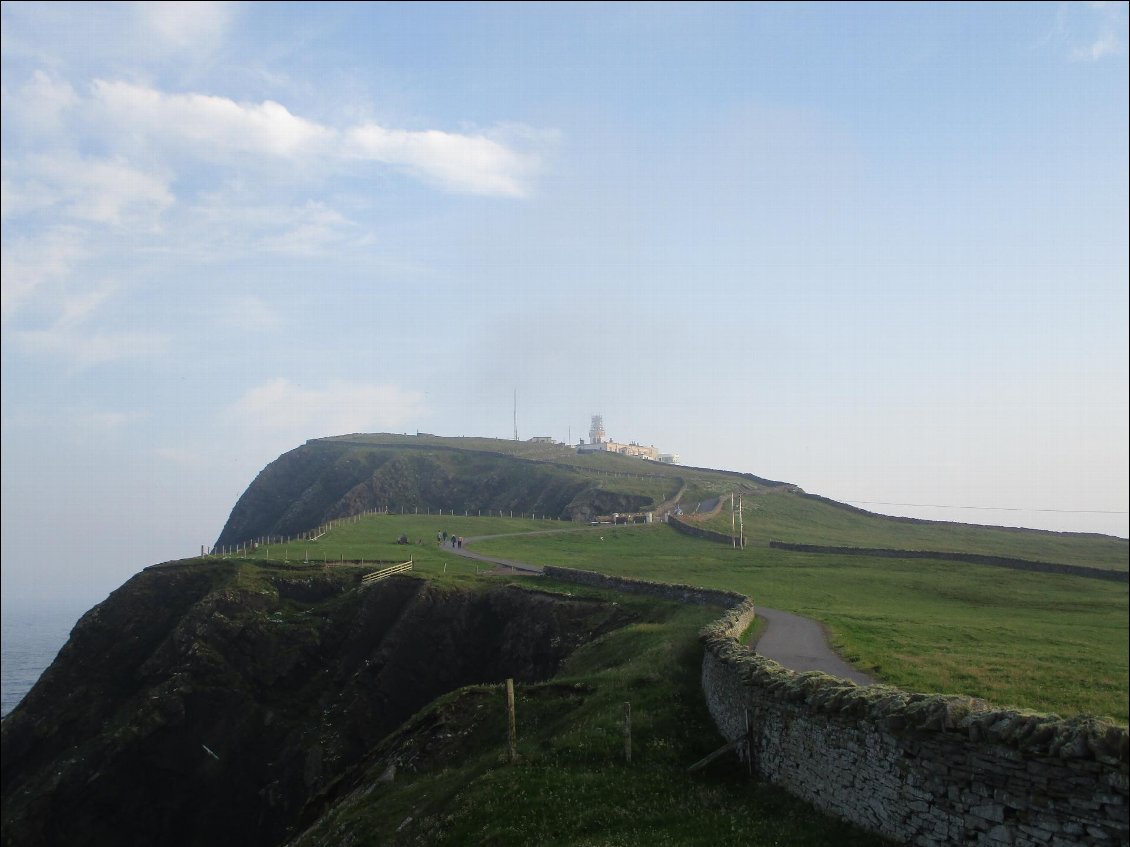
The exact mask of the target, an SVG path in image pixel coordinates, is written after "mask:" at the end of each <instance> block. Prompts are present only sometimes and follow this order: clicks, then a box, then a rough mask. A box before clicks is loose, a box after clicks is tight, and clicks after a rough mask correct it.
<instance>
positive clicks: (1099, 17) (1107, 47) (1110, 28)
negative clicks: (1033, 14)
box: [1038, 3, 1128, 62]
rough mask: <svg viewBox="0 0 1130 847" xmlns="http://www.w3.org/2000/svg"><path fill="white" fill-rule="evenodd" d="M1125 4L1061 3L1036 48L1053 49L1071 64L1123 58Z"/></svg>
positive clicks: (1125, 25) (1125, 21) (1124, 48)
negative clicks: (1050, 26)
mask: <svg viewBox="0 0 1130 847" xmlns="http://www.w3.org/2000/svg"><path fill="white" fill-rule="evenodd" d="M1127 8H1128V6H1127V4H1126V3H1063V4H1060V6H1059V7H1058V9H1057V10H1056V15H1055V22H1054V24H1053V25H1052V28H1051V30H1050V31H1049V32H1048V34H1047V35H1046V36H1045V37H1043V38H1042V39H1040V40H1039V42H1038V45H1039V46H1041V47H1043V46H1048V45H1050V46H1052V47H1053V48H1055V49H1058V50H1061V51H1063V52H1065V53H1066V55H1067V57H1068V58H1069V59H1070V60H1071V61H1075V62H1098V61H1101V60H1103V59H1105V58H1107V57H1108V56H1124V55H1126V49H1127Z"/></svg>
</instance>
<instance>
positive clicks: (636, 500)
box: [216, 440, 655, 545]
mask: <svg viewBox="0 0 1130 847" xmlns="http://www.w3.org/2000/svg"><path fill="white" fill-rule="evenodd" d="M641 464H642V463H641ZM653 505H655V504H654V502H653V500H652V498H649V497H644V496H639V495H633V494H630V493H620V492H616V491H609V490H607V489H604V488H602V487H601V485H600V484H599V483H598V482H596V481H594V479H592V478H590V477H587V476H585V475H584V474H583V473H580V472H578V471H577V470H575V469H571V468H567V467H561V466H559V465H554V464H550V463H545V462H533V461H528V460H524V459H519V458H514V457H511V456H504V455H501V454H496V453H486V452H479V451H474V450H458V449H453V448H438V447H435V446H425V447H412V446H391V445H373V446H358V445H356V444H350V443H343V442H335V441H332V440H327V441H311V442H309V443H307V444H304V445H302V446H301V447H299V448H297V449H295V450H291V451H290V452H288V453H284V454H283V455H282V456H280V457H279V458H278V459H276V460H275V461H274V462H272V463H271V464H269V465H267V467H266V468H264V469H263V470H262V471H261V472H260V473H259V475H258V476H257V477H256V478H255V480H254V482H252V483H251V485H250V486H249V487H248V489H247V491H245V492H244V493H243V496H241V497H240V498H239V500H238V502H237V503H236V505H235V508H233V509H232V512H231V516H230V517H229V518H228V521H227V524H226V525H225V526H224V529H223V532H222V533H221V534H220V537H219V539H217V541H216V543H217V545H235V544H239V543H241V542H244V541H251V540H254V539H257V538H262V537H266V536H271V535H282V536H287V535H294V534H297V533H300V532H304V531H306V530H309V529H313V528H314V527H316V526H318V525H319V524H321V523H322V522H324V521H327V520H331V519H333V518H339V517H344V516H346V515H355V514H359V513H361V512H364V511H367V510H371V509H391V510H393V511H397V510H399V509H405V510H407V511H412V510H413V509H420V510H421V511H423V510H425V509H431V510H438V509H442V510H445V511H447V510H451V509H455V510H457V511H458V512H463V511H465V510H466V511H469V512H471V513H472V514H474V513H475V512H477V511H479V510H482V511H483V512H490V511H495V512H497V511H499V510H502V511H504V512H509V511H513V512H514V513H516V514H538V515H547V516H549V517H557V518H567V519H574V520H587V519H588V518H589V517H590V516H592V515H595V514H610V513H612V512H630V511H637V510H639V509H644V508H648V507H650V506H653Z"/></svg>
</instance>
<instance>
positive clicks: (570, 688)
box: [291, 577, 885, 847]
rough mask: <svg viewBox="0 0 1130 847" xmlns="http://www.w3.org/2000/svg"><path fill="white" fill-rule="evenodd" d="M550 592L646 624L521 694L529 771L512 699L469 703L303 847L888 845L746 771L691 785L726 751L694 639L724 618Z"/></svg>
mask: <svg viewBox="0 0 1130 847" xmlns="http://www.w3.org/2000/svg"><path fill="white" fill-rule="evenodd" d="M439 578H440V579H443V577H439ZM449 578H450V577H449ZM493 579H497V577H495V578H493ZM530 582H531V580H530V579H526V580H524V581H522V582H521V583H520V584H524V585H529V584H530ZM536 586H537V587H538V588H542V589H548V590H553V591H564V592H567V593H569V594H571V595H574V596H582V595H583V596H586V597H587V596H605V597H606V598H607V599H610V600H614V601H615V602H618V603H622V604H624V605H625V606H626V607H628V609H629V610H630V611H631V612H632V613H633V614H635V615H637V616H638V617H639V622H638V623H635V624H631V625H629V626H627V627H625V628H623V629H619V630H616V631H614V632H610V633H608V634H606V635H604V636H602V637H601V638H600V639H598V640H596V641H595V642H593V643H591V644H588V645H586V646H583V647H581V648H580V649H579V650H577V651H576V652H575V653H574V654H573V655H572V656H571V657H570V658H569V659H568V660H567V661H566V663H565V666H564V667H563V668H562V670H561V671H560V672H559V673H558V674H557V676H555V677H554V678H553V679H552V680H550V681H548V682H545V683H539V684H532V685H519V686H518V687H517V691H516V716H517V730H518V755H519V759H518V761H517V762H516V763H515V764H508V763H507V759H506V755H505V749H506V746H505V745H506V741H505V739H506V717H505V692H504V690H503V688H502V687H500V686H472V687H469V688H463V689H460V690H458V691H455V692H453V693H452V694H450V695H448V696H445V697H442V698H440V699H439V700H438V701H437V702H435V703H433V704H432V705H431V706H429V707H428V708H426V709H424V710H422V711H421V712H420V713H418V714H417V715H416V716H415V717H414V718H413V719H411V720H409V721H408V722H407V723H406V724H404V726H402V727H401V728H400V729H399V730H398V731H397V732H396V733H394V734H393V735H392V736H390V737H388V738H386V739H385V740H384V741H383V742H382V743H381V744H380V745H378V746H377V747H376V749H374V750H373V751H372V753H371V755H370V756H369V760H368V767H367V771H366V773H365V775H364V777H363V778H362V779H360V780H358V781H357V782H356V783H355V787H353V788H352V790H349V791H348V792H342V793H343V794H344V796H343V797H342V798H341V799H340V800H339V801H338V802H337V803H335V804H334V805H333V806H331V807H330V809H329V810H328V811H327V812H326V813H325V814H323V815H322V816H321V817H320V818H319V819H318V821H317V822H316V823H315V824H314V825H313V826H312V827H311V828H310V829H309V830H307V831H306V832H305V833H303V834H302V835H301V836H300V837H298V838H297V839H295V840H294V841H293V842H291V843H292V845H293V847H322V845H338V844H343V843H349V844H355V845H374V847H375V845H400V844H404V845H407V844H428V845H464V844H513V845H520V844H539V845H598V844H599V845H611V844H616V845H625V847H631V846H632V845H639V847H652V845H703V847H715V845H718V844H746V845H753V847H757V846H758V845H765V847H769V845H779V844H808V845H828V847H832V845H836V847H839V845H845V847H846V845H860V847H862V845H874V847H878V845H880V844H883V843H885V842H884V841H882V839H879V838H877V837H875V836H872V835H869V834H867V833H864V832H861V831H860V830H858V829H855V828H854V827H851V826H849V825H847V824H844V823H841V822H838V821H835V820H833V819H831V818H828V817H826V816H824V815H821V814H819V813H817V812H815V811H814V810H813V809H812V808H811V807H809V806H807V805H806V804H804V803H802V802H800V801H798V800H795V799H793V798H791V797H790V796H788V795H787V794H785V793H784V792H783V791H781V790H780V789H777V788H774V787H773V786H771V785H768V784H766V783H761V782H751V781H750V780H749V778H748V775H747V774H746V773H745V771H743V770H742V769H741V768H740V767H739V766H738V764H737V763H736V762H735V761H734V760H733V758H732V757H728V758H726V759H724V760H721V761H719V762H717V763H715V764H713V765H711V766H710V767H709V768H707V769H706V770H704V771H701V772H698V773H695V774H688V773H687V766H688V765H689V764H691V763H692V762H694V761H696V760H698V759H700V758H702V757H703V756H705V755H706V754H707V753H710V752H711V751H712V750H714V749H715V748H716V747H717V746H718V743H719V741H718V735H717V732H716V730H715V729H714V727H713V725H712V723H711V720H710V717H709V715H708V714H707V712H706V707H705V704H704V702H703V698H702V696H701V692H700V689H699V682H698V677H699V673H700V667H701V648H699V646H698V643H697V640H696V638H695V634H696V632H697V631H698V629H699V628H700V627H701V626H702V625H703V624H704V623H706V622H707V621H708V620H710V619H711V618H712V617H713V616H715V615H716V614H717V613H718V610H716V609H708V608H702V607H679V606H675V605H673V604H670V603H662V602H656V601H654V600H641V599H639V598H631V597H625V596H623V595H604V594H602V593H601V592H597V591H592V590H589V589H581V588H578V587H577V586H575V585H553V584H552V583H548V582H547V581H544V580H537V582H536ZM625 703H630V704H631V716H632V761H631V762H630V763H629V762H628V761H627V760H626V758H625V755H624V740H623V726H624V723H623V715H624V704H625ZM393 761H397V762H399V765H398V767H397V770H396V772H395V778H393V779H392V780H391V781H389V780H388V779H387V774H388V771H387V767H388V765H389V764H390V763H391V762H393ZM382 774H385V775H386V779H385V780H384V781H382V780H381V779H380V777H381V775H382Z"/></svg>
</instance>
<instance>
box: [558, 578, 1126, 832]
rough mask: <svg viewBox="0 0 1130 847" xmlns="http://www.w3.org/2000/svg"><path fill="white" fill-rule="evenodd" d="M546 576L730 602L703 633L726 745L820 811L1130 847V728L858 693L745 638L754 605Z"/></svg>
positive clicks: (875, 825)
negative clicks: (769, 654)
mask: <svg viewBox="0 0 1130 847" xmlns="http://www.w3.org/2000/svg"><path fill="white" fill-rule="evenodd" d="M545 571H546V575H547V576H551V577H553V578H555V579H560V580H564V581H572V582H578V583H582V584H585V585H593V586H597V587H601V588H610V589H616V590H622V591H630V592H632V593H642V594H649V595H652V596H656V597H661V598H663V599H669V600H679V601H682V602H695V603H702V604H717V605H722V606H724V607H725V606H728V607H729V608H728V609H727V611H726V612H725V613H724V614H723V615H722V617H720V618H719V619H718V620H716V621H714V622H713V623H712V624H710V625H709V626H707V627H705V628H704V629H703V631H702V633H701V638H702V642H703V645H704V647H705V654H704V656H703V664H702V688H703V694H704V695H705V698H706V703H707V706H708V708H709V709H710V713H711V715H712V716H713V718H714V722H715V724H716V725H717V726H718V729H719V731H720V732H721V734H722V735H723V737H724V738H725V739H726V740H727V741H734V740H737V739H741V738H743V737H745V738H747V739H748V740H747V744H746V745H745V748H746V749H745V750H743V755H746V756H748V757H749V759H750V761H751V764H752V765H753V767H754V768H755V769H756V771H757V772H758V774H760V775H761V776H762V777H763V778H765V779H768V780H769V781H771V782H774V783H776V784H778V785H781V786H782V787H784V788H785V789H787V790H788V791H790V792H791V793H793V794H795V795H797V796H798V797H802V798H804V799H805V800H807V801H808V802H810V803H812V805H814V806H816V807H817V808H819V809H821V810H823V811H825V812H828V813H831V814H834V815H837V816H838V817H841V818H844V819H845V820H849V821H852V822H853V823H856V824H858V825H859V826H862V827H864V828H866V829H868V830H871V831H872V832H876V833H879V834H881V835H884V836H886V837H888V838H892V839H894V840H896V841H899V842H902V843H906V844H914V845H924V847H934V846H935V845H937V847H942V845H951V844H963V845H986V847H999V845H1016V847H1025V845H1029V846H1030V847H1067V845H1116V844H1117V845H1126V844H1127V842H1128V838H1130V824H1128V820H1127V810H1128V808H1130V805H1128V796H1127V795H1128V786H1130V779H1128V764H1130V752H1128V735H1127V729H1126V727H1121V726H1116V725H1114V724H1110V723H1107V722H1104V721H1100V720H1098V719H1096V718H1093V717H1086V716H1084V717H1078V718H1072V719H1068V720H1064V719H1061V718H1059V717H1057V716H1055V715H1043V714H1035V713H1030V712H1020V711H1015V710H1002V709H995V708H993V707H991V706H990V705H989V704H988V703H985V702H984V701H981V700H975V699H972V698H969V697H957V696H941V695H927V694H911V693H907V692H904V691H900V690H898V689H896V688H892V687H889V686H868V687H861V686H857V685H855V684H854V683H852V682H849V681H847V680H843V679H838V678H836V677H831V676H828V675H826V674H822V673H817V672H810V673H795V672H793V671H790V670H788V669H787V668H784V667H781V666H780V665H778V664H777V663H776V662H773V661H771V660H769V659H766V658H764V657H761V656H757V655H755V654H753V653H750V652H749V651H748V650H747V649H746V648H744V647H743V646H742V645H741V644H740V643H739V642H738V640H737V639H738V636H740V634H741V633H742V632H744V631H745V630H746V628H747V627H748V626H749V625H750V624H751V623H752V622H753V620H754V618H755V616H756V611H755V608H754V605H753V602H752V601H751V600H750V599H749V598H747V597H743V596H741V595H737V594H734V593H732V592H724V591H712V590H707V589H696V588H693V587H692V586H685V585H683V586H672V585H661V584H657V583H649V582H644V581H642V580H631V579H622V578H618V577H609V576H606V575H604V574H597V573H592V572H588V571H575V570H572V569H569V568H548V567H547V568H546V569H545Z"/></svg>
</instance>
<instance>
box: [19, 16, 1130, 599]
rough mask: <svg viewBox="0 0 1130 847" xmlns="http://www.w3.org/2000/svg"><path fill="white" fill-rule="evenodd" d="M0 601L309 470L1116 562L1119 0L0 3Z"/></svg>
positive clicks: (1122, 456)
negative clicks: (506, 444)
mask: <svg viewBox="0 0 1130 847" xmlns="http://www.w3.org/2000/svg"><path fill="white" fill-rule="evenodd" d="M0 9H2V16H3V21H2V36H0V37H2V69H3V79H2V110H3V111H2V120H0V137H2V162H3V179H2V182H3V185H2V200H3V204H2V214H3V218H2V223H3V226H2V273H0V280H2V320H3V324H2V330H3V331H2V388H0V390H2V412H0V418H2V441H3V455H2V476H3V550H2V579H3V586H2V587H3V596H4V598H5V604H11V603H25V602H26V603H32V602H48V601H51V600H59V599H61V598H66V599H68V600H69V601H71V602H74V603H79V604H85V605H92V604H94V603H96V602H98V601H100V600H101V599H103V598H104V597H105V596H106V595H107V594H108V593H109V592H110V591H112V590H113V589H114V588H116V587H117V586H118V585H120V584H121V583H122V582H123V581H124V580H125V579H127V578H128V577H129V576H130V575H132V574H133V573H135V572H137V571H138V570H139V569H140V568H142V567H144V566H146V565H149V564H152V563H154V562H160V561H166V560H169V559H175V558H181V557H186V556H190V555H193V554H195V553H198V552H199V550H200V547H201V545H208V544H210V543H212V542H213V541H214V540H215V538H216V537H217V535H218V534H219V532H220V529H221V528H222V526H223V524H224V521H225V520H226V518H227V515H228V513H229V512H230V510H231V508H232V506H233V505H234V503H235V501H236V499H237V498H238V497H239V495H240V494H241V493H242V492H243V490H244V489H245V488H246V487H247V486H248V485H249V484H250V483H251V481H252V480H253V479H254V477H255V475H256V474H257V473H258V471H259V470H260V469H261V468H262V467H264V466H265V465H266V464H267V463H269V462H270V461H272V460H273V459H275V458H276V457H277V456H279V455H280V454H281V453H283V452H286V451H287V450H289V449H292V448H294V447H296V446H298V445H299V444H301V443H303V442H304V441H305V440H306V439H309V438H316V437H321V436H329V435H336V434H342V433H349V432H405V433H414V432H417V431H424V432H430V433H435V434H438V435H448V436H459V435H476V436H496V437H503V438H509V437H512V435H513V428H514V413H515V402H514V397H515V393H516V396H517V427H518V432H519V437H520V438H523V439H525V438H529V437H532V436H552V437H554V438H557V439H559V440H561V441H566V440H572V441H574V442H575V441H576V440H577V439H578V438H582V437H587V433H588V428H589V419H590V416H591V415H593V414H601V415H603V417H604V422H605V426H606V429H607V431H608V435H609V437H611V438H612V439H614V440H618V441H637V442H640V443H643V444H653V445H655V446H656V447H658V448H659V449H660V450H661V451H664V452H668V451H669V452H674V453H677V454H679V455H680V456H681V458H682V461H683V462H684V463H686V464H690V465H696V466H705V467H715V468H725V469H729V470H736V471H743V472H749V473H753V474H757V475H759V476H763V477H768V478H771V479H777V480H783V481H787V482H791V483H794V484H797V485H799V486H801V487H802V488H804V489H805V490H807V491H810V492H813V493H817V494H822V495H824V496H827V497H832V498H835V499H838V500H843V501H848V502H852V503H858V504H861V505H865V506H866V507H867V508H871V509H873V510H875V511H881V512H884V513H888V514H906V515H913V516H920V517H927V518H935V519H941V520H950V521H967V522H975V523H988V524H999V525H1019V526H1030V527H1037V528H1046V529H1054V530H1061V531H1087V532H1103V533H1108V534H1114V535H1119V536H1122V537H1126V536H1127V534H1128V518H1127V509H1128V505H1127V490H1128V488H1130V486H1128V479H1127V467H1128V453H1127V443H1128V413H1127V406H1128V403H1127V383H1128V356H1127V351H1128V335H1127V311H1128V304H1127V279H1128V258H1127V254H1128V246H1127V245H1128V235H1127V233H1128V228H1130V227H1128V219H1127V208H1128V181H1130V180H1128V170H1127V162H1128V159H1130V153H1128V129H1127V127H1128V120H1127V102H1128V99H1130V97H1128V90H1127V89H1128V82H1127V81H1128V70H1127V4H1126V3H1090V4H1084V3H1071V4H1059V5H1057V4H1054V3H1041V4H1020V3H1016V4H1013V3H1008V4H999V5H998V4H982V3H977V4H968V5H963V4H941V5H934V4H928V3H921V4H919V3H915V4H909V5H897V4H887V3H883V4H877V5H869V4H851V3H837V4H834V5H822V4H803V3H802V4H766V5H746V4H722V5H709V4H701V3H694V4H686V5H684V4H661V5H652V4H638V5H637V4H631V5H617V4H579V5H573V4H528V5H524V4H520V3H505V4H499V5H495V4H455V5H448V4H381V5H368V4H333V3H318V4H317V5H313V4H305V3H288V4H248V5H241V4H231V5H229V4H225V3H184V4H182V3H122V4H100V3H88V4H77V5H71V4H65V3H50V4H38V3H8V2H5V3H3V4H2V7H0Z"/></svg>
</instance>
